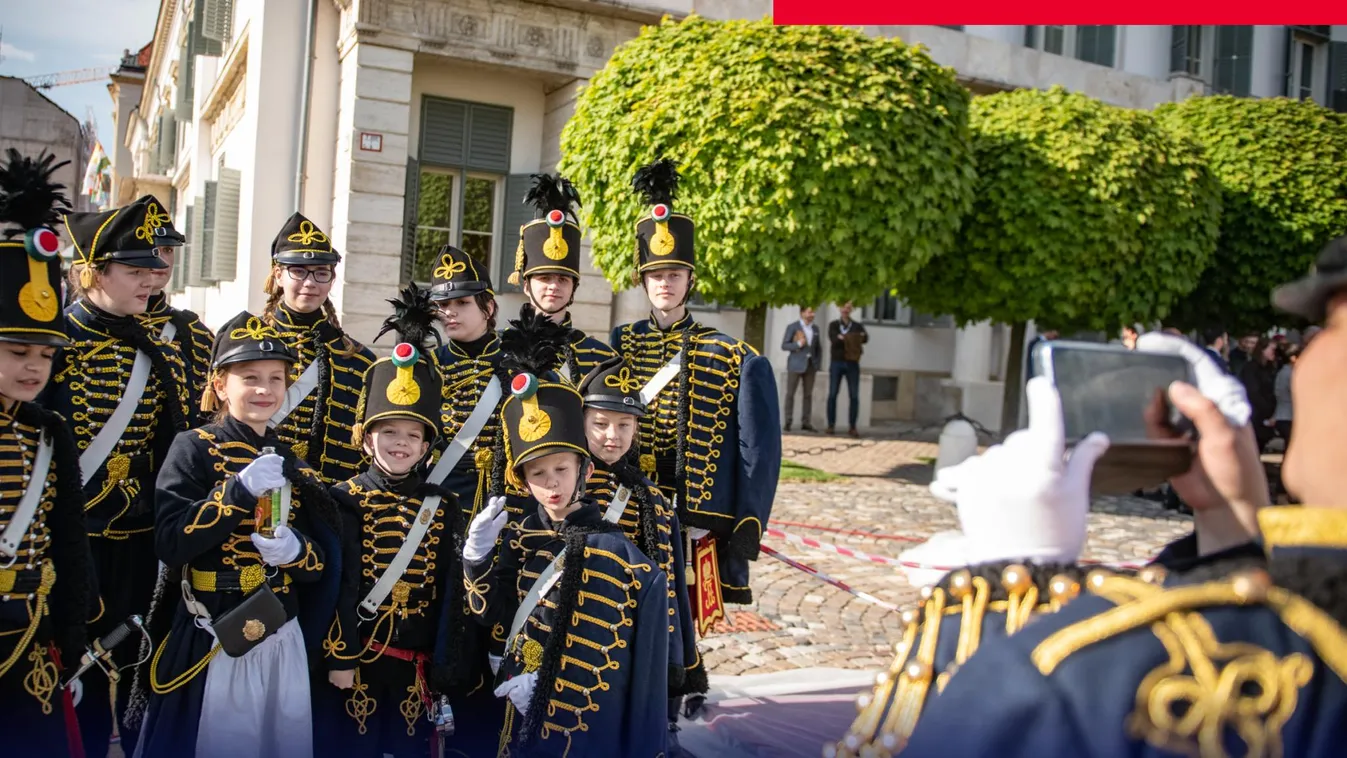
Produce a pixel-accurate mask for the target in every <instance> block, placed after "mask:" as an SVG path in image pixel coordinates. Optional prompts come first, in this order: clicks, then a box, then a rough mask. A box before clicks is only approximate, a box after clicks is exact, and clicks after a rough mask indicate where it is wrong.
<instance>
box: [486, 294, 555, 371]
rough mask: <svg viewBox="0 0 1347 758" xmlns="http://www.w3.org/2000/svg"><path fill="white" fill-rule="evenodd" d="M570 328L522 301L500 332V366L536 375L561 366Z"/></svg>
mask: <svg viewBox="0 0 1347 758" xmlns="http://www.w3.org/2000/svg"><path fill="white" fill-rule="evenodd" d="M571 332H572V330H571V328H570V327H569V326H563V325H562V324H558V323H557V322H555V321H553V320H552V319H550V318H548V317H547V316H546V315H545V314H542V313H539V312H538V311H537V310H536V309H535V308H534V307H533V306H532V305H530V304H528V303H524V305H523V306H522V307H520V309H519V318H517V319H511V320H510V328H509V329H506V330H505V331H503V332H501V334H500V352H501V361H500V365H501V368H503V369H505V371H506V372H507V374H509V375H510V376H514V375H515V374H533V375H534V376H536V377H539V378H540V379H541V378H542V377H543V376H545V375H547V374H548V373H552V372H555V371H556V370H557V369H558V368H560V367H561V362H562V360H563V359H564V358H565V355H566V353H565V351H566V348H567V347H569V346H570V341H571Z"/></svg>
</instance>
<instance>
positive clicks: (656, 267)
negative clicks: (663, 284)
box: [641, 261, 697, 274]
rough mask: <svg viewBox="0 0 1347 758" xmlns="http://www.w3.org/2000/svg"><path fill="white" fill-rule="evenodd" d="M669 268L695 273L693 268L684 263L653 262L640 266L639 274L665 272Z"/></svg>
mask: <svg viewBox="0 0 1347 758" xmlns="http://www.w3.org/2000/svg"><path fill="white" fill-rule="evenodd" d="M671 268H681V269H683V270H684V271H692V272H696V270H697V269H696V268H695V267H694V266H692V265H691V264H689V263H685V262H684V261H655V262H654V263H647V264H645V265H644V266H642V267H641V273H642V274H648V273H650V272H651V271H666V270H668V269H671Z"/></svg>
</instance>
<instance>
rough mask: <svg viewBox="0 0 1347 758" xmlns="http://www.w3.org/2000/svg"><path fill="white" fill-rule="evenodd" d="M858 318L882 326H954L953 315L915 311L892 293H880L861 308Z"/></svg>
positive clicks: (938, 327) (936, 327)
mask: <svg viewBox="0 0 1347 758" xmlns="http://www.w3.org/2000/svg"><path fill="white" fill-rule="evenodd" d="M860 319H861V320H862V321H865V322H868V323H871V324H881V325H884V326H910V327H918V328H935V329H949V328H951V327H953V326H954V317H953V316H932V315H930V314H928V313H920V312H915V311H913V310H912V309H911V308H910V307H908V305H907V304H906V303H904V302H903V301H902V300H900V299H899V298H898V297H897V296H896V295H894V294H892V293H886V294H883V295H880V296H879V297H877V298H875V301H874V302H873V303H872V304H870V305H869V306H867V307H865V308H862V309H861V314H860Z"/></svg>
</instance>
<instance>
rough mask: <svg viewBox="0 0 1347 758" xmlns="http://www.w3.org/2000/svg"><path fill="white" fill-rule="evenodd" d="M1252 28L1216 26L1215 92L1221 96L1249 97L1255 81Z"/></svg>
mask: <svg viewBox="0 0 1347 758" xmlns="http://www.w3.org/2000/svg"><path fill="white" fill-rule="evenodd" d="M1252 63H1253V27H1252V26H1247V25H1245V26H1217V27H1216V70H1215V71H1214V72H1213V75H1212V89H1213V90H1215V91H1216V92H1218V93H1221V94H1228V95H1237V96H1239V97H1248V96H1249V90H1250V88H1251V86H1252V79H1253V66H1252Z"/></svg>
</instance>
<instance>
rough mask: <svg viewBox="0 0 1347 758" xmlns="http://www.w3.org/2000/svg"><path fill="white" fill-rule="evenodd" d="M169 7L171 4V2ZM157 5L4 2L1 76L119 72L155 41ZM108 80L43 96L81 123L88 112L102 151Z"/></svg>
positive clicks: (115, 0) (136, 1)
mask: <svg viewBox="0 0 1347 758" xmlns="http://www.w3.org/2000/svg"><path fill="white" fill-rule="evenodd" d="M169 1H170V2H171V1H173V0H169ZM158 13H159V0H0V35H3V36H2V37H0V57H3V60H0V75H5V76H17V77H19V78H25V77H29V76H33V75H36V74H50V73H55V72H57V71H68V70H71V69H81V68H96V67H102V66H115V65H117V62H118V61H119V60H121V56H122V50H123V49H130V50H132V51H135V50H139V49H140V48H141V46H143V45H145V44H146V43H147V42H149V41H150V40H151V39H152V38H153V37H154V22H155V19H156V18H157V17H158ZM107 85H108V80H107V79H101V80H99V81H96V82H89V83H86V84H72V85H69V86H65V87H54V88H52V89H49V90H45V91H44V92H43V94H45V95H46V96H47V97H49V98H51V99H52V100H54V101H55V102H56V103H57V104H58V105H60V106H61V107H62V108H65V109H66V110H67V111H69V112H70V113H71V114H72V115H74V116H75V118H78V119H79V120H80V121H83V120H84V119H85V114H86V113H87V112H88V109H89V108H90V107H92V108H93V110H94V118H95V119H96V120H97V123H98V136H99V139H100V140H101V141H102V142H103V145H104V149H107V150H111V148H110V147H108V142H109V141H110V140H111V139H112V137H113V131H112V98H111V96H109V95H108V88H107Z"/></svg>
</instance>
